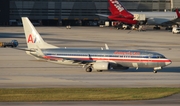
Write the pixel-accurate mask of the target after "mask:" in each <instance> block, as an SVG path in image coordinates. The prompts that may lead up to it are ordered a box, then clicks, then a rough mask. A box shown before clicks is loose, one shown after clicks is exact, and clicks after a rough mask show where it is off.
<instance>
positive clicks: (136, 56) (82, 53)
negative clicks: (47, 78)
mask: <svg viewBox="0 0 180 106" xmlns="http://www.w3.org/2000/svg"><path fill="white" fill-rule="evenodd" d="M41 50H42V52H43V54H44V56H42V57H39V58H43V59H46V60H48V61H51V62H55V63H64V64H66V63H67V64H73V63H76V62H74V61H72V60H76V61H80V62H81V63H86V62H88V63H90V62H92V63H93V62H97V61H106V62H109V63H116V64H119V65H122V66H124V67H136V68H137V67H146V68H154V67H164V66H166V65H169V64H170V63H171V60H169V59H167V58H166V57H164V56H163V55H162V54H159V53H156V52H147V51H140V50H98V49H65V48H55V49H41ZM30 54H33V55H34V56H35V52H31V53H30ZM37 57H38V56H37ZM64 60H66V61H64ZM68 62H69V63H68Z"/></svg>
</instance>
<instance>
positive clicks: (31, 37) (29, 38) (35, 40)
mask: <svg viewBox="0 0 180 106" xmlns="http://www.w3.org/2000/svg"><path fill="white" fill-rule="evenodd" d="M22 23H23V27H24V33H25V37H26V43H27V46H28V48H30V49H31V48H37V46H38V47H39V48H57V47H56V46H53V45H50V44H48V43H46V42H44V40H43V39H42V38H41V36H40V34H39V33H38V32H37V30H36V29H35V28H34V26H33V25H32V23H31V22H30V21H29V19H28V18H27V17H22Z"/></svg>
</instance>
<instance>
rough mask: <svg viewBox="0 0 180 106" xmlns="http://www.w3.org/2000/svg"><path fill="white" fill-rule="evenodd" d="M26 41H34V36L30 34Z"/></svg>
mask: <svg viewBox="0 0 180 106" xmlns="http://www.w3.org/2000/svg"><path fill="white" fill-rule="evenodd" d="M27 42H28V43H30V42H31V43H36V38H33V36H32V34H30V35H29V36H28V41H27Z"/></svg>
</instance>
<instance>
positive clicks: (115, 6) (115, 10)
mask: <svg viewBox="0 0 180 106" xmlns="http://www.w3.org/2000/svg"><path fill="white" fill-rule="evenodd" d="M109 6H110V7H109V10H110V12H111V14H112V15H114V16H118V15H119V16H122V17H125V18H131V19H133V18H134V16H133V15H132V14H131V13H129V12H128V11H127V10H126V9H125V8H124V7H123V5H122V4H121V3H119V1H118V0H109Z"/></svg>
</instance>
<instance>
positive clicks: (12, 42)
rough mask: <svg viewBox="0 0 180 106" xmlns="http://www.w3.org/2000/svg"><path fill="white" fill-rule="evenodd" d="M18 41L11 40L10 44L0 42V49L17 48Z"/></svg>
mask: <svg viewBox="0 0 180 106" xmlns="http://www.w3.org/2000/svg"><path fill="white" fill-rule="evenodd" d="M17 46H18V41H17V40H12V41H11V42H0V47H17Z"/></svg>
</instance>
